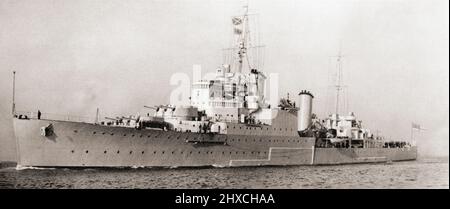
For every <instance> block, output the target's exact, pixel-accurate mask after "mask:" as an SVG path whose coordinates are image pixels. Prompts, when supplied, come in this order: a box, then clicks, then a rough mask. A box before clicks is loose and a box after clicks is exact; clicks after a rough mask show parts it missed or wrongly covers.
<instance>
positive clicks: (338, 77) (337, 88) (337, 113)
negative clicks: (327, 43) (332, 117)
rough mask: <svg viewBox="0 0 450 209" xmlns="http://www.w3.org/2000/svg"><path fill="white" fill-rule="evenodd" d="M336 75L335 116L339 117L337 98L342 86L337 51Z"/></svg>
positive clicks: (340, 60)
mask: <svg viewBox="0 0 450 209" xmlns="http://www.w3.org/2000/svg"><path fill="white" fill-rule="evenodd" d="M337 64H338V67H337V71H338V72H337V75H336V85H335V87H336V112H335V113H336V116H338V115H339V96H340V91H341V90H342V87H343V86H342V84H341V78H342V54H341V51H340V50H339V54H338V56H337Z"/></svg>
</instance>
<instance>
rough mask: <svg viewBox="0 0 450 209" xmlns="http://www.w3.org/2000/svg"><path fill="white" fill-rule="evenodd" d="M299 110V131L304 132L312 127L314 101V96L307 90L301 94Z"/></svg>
mask: <svg viewBox="0 0 450 209" xmlns="http://www.w3.org/2000/svg"><path fill="white" fill-rule="evenodd" d="M298 95H299V108H300V110H299V111H298V118H297V120H298V131H304V130H306V129H308V128H309V126H311V123H312V99H313V98H314V96H313V95H312V94H311V93H310V92H309V91H306V90H303V91H301V92H300V93H299V94H298Z"/></svg>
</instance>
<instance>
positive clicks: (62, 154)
mask: <svg viewBox="0 0 450 209" xmlns="http://www.w3.org/2000/svg"><path fill="white" fill-rule="evenodd" d="M13 120H14V129H15V130H14V131H15V138H16V145H17V154H18V156H17V157H18V165H19V166H35V167H200V166H218V167H228V166H275V165H334V164H349V163H376V162H387V161H400V160H415V159H416V158H417V149H416V148H415V147H412V148H404V149H399V148H369V149H362V148H352V149H346V148H315V147H314V143H315V139H314V138H309V137H298V136H261V135H248V134H247V135H245V134H242V135H239V134H233V135H221V134H200V133H190V132H189V133H185V132H176V131H163V130H148V129H142V130H137V129H133V128H125V127H111V126H100V125H95V124H89V123H79V122H68V121H55V120H35V119H30V120H21V119H17V118H14V119H13ZM50 124H51V126H52V133H51V134H49V135H47V136H44V135H43V134H41V128H42V127H46V126H49V125H50Z"/></svg>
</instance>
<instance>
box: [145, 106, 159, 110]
mask: <svg viewBox="0 0 450 209" xmlns="http://www.w3.org/2000/svg"><path fill="white" fill-rule="evenodd" d="M144 107H145V108H148V109H152V110H157V109H158V108H157V107H150V106H147V105H144Z"/></svg>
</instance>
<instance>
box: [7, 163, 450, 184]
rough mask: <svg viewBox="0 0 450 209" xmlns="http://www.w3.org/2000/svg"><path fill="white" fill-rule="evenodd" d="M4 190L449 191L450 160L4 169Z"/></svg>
mask: <svg viewBox="0 0 450 209" xmlns="http://www.w3.org/2000/svg"><path fill="white" fill-rule="evenodd" d="M0 188H76V189H83V188H258V189H259V188H295V189H302V188H305V189H306V188H308V189H309V188H446V189H448V188H449V164H448V157H447V158H422V159H418V160H417V161H409V162H394V163H386V164H358V165H339V166H289V167H243V168H200V169H199V168H196V169H194V168H172V169H170V168H137V169H132V168H129V169H24V170H16V168H13V167H9V168H2V169H0Z"/></svg>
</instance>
